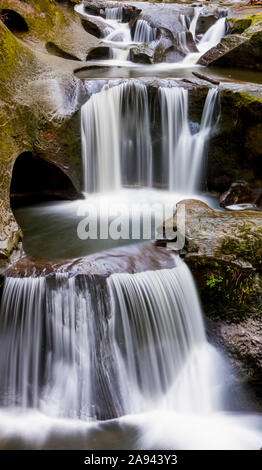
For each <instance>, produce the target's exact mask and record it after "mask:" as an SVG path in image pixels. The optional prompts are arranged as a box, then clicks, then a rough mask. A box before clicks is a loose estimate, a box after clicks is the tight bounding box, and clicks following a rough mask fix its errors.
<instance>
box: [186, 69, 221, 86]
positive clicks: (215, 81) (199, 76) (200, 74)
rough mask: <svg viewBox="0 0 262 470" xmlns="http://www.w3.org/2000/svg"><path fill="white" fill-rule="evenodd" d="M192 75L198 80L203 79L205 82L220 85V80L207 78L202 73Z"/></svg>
mask: <svg viewBox="0 0 262 470" xmlns="http://www.w3.org/2000/svg"><path fill="white" fill-rule="evenodd" d="M192 74H193V75H195V77H197V78H201V80H205V81H206V82H210V83H212V84H213V85H219V83H220V82H219V81H218V80H215V79H214V78H210V77H207V76H206V75H203V74H202V73H198V72H192Z"/></svg>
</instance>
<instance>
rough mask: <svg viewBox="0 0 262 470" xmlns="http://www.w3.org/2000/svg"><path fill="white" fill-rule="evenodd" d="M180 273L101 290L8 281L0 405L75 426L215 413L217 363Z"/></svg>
mask: <svg viewBox="0 0 262 470" xmlns="http://www.w3.org/2000/svg"><path fill="white" fill-rule="evenodd" d="M177 263H178V266H177V267H176V268H173V269H170V270H160V271H147V272H143V273H139V274H114V275H111V276H110V277H109V278H108V279H107V282H105V281H104V280H103V279H102V280H101V281H99V280H97V281H96V282H94V279H92V278H89V279H88V278H85V277H83V276H82V277H81V278H80V279H77V278H75V277H71V278H70V277H69V276H68V275H67V274H56V276H54V277H53V278H43V277H38V278H33V277H29V278H7V279H6V281H5V286H4V291H3V297H2V302H1V312H0V318H1V323H0V335H1V342H0V353H1V354H0V357H1V362H0V371H1V396H0V398H1V405H2V406H4V407H14V406H18V407H22V408H26V409H27V408H35V409H39V410H41V411H42V412H43V413H45V414H46V415H49V416H50V415H51V416H56V417H70V418H74V419H82V420H89V419H91V418H97V419H98V418H102V419H109V418H113V417H116V416H121V415H123V414H128V413H137V412H144V411H148V410H152V409H155V407H167V408H168V409H172V410H176V411H179V412H184V411H187V412H210V411H214V409H216V408H217V407H220V406H221V405H220V404H219V400H218V397H217V394H216V390H215V388H216V385H217V383H216V380H217V377H216V372H217V369H216V366H217V365H218V364H219V359H218V356H217V355H216V353H215V350H214V349H213V348H212V347H211V346H209V345H208V344H207V342H206V338H205V333H204V327H203V321H202V317H201V309H200V305H199V302H198V299H197V294H196V290H195V287H194V284H193V280H192V277H191V275H190V272H189V270H188V268H187V267H186V265H185V264H184V263H183V262H182V261H179V259H178V258H177ZM217 361H218V362H217Z"/></svg>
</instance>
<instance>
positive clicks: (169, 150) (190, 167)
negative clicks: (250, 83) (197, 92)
mask: <svg viewBox="0 0 262 470" xmlns="http://www.w3.org/2000/svg"><path fill="white" fill-rule="evenodd" d="M217 93H218V91H217V89H216V88H211V89H210V90H209V92H208V94H207V97H206V101H205V106H204V109H203V113H202V119H201V124H200V128H199V130H198V132H196V133H194V134H193V133H192V131H191V130H190V126H189V119H188V90H185V89H184V88H180V87H172V88H160V90H159V96H160V103H161V115H162V133H163V137H162V139H163V140H162V155H164V156H165V155H166V156H167V158H166V161H165V164H166V165H167V166H168V174H169V189H170V190H175V191H181V190H182V191H185V192H194V191H196V190H199V189H200V188H201V184H202V178H203V170H204V164H205V156H206V146H207V144H208V140H209V138H210V135H211V131H212V124H213V120H214V110H215V104H216V99H217Z"/></svg>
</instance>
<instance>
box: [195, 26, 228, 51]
mask: <svg viewBox="0 0 262 470" xmlns="http://www.w3.org/2000/svg"><path fill="white" fill-rule="evenodd" d="M225 34H226V20H225V18H220V19H219V20H217V21H216V23H215V24H213V26H211V27H210V28H209V29H208V30H207V31H206V33H205V34H204V36H203V37H202V39H201V41H200V42H199V46H200V48H201V46H202V45H203V44H206V46H205V47H208V49H211V47H213V46H215V45H216V44H218V43H219V42H220V41H221V39H222V37H223V36H225Z"/></svg>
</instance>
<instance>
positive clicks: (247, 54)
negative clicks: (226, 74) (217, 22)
mask: <svg viewBox="0 0 262 470" xmlns="http://www.w3.org/2000/svg"><path fill="white" fill-rule="evenodd" d="M198 64H200V65H205V66H207V65H212V66H221V67H232V65H233V66H234V67H243V68H247V69H254V70H262V21H259V22H257V23H255V24H254V25H252V26H250V27H249V28H248V29H246V30H245V32H244V33H243V34H230V35H227V36H225V37H224V38H223V39H222V40H221V42H220V43H219V44H218V45H217V46H215V47H213V48H212V49H210V50H209V51H207V52H206V53H205V54H204V55H203V56H202V57H200V59H199V61H198Z"/></svg>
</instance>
